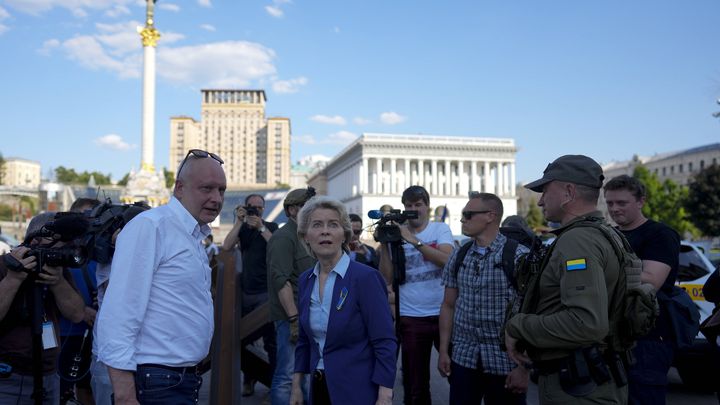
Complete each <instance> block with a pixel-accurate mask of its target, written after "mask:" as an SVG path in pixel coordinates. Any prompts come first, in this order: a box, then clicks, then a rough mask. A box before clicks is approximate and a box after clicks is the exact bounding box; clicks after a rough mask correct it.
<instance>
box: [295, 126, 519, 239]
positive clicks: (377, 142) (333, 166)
mask: <svg viewBox="0 0 720 405" xmlns="http://www.w3.org/2000/svg"><path fill="white" fill-rule="evenodd" d="M516 152H517V149H516V147H515V141H514V140H513V139H500V138H475V137H451V136H426V135H397V134H375V133H366V134H363V135H361V136H360V137H359V138H358V139H357V140H355V141H354V142H353V143H352V144H350V145H349V146H348V147H347V148H345V149H344V150H343V151H342V152H340V153H339V154H338V155H337V156H336V157H335V158H333V160H331V161H330V162H329V163H328V165H327V166H326V167H325V168H324V169H323V170H322V171H319V172H317V173H316V174H315V175H314V176H313V177H311V178H310V180H309V182H308V184H309V185H311V186H315V187H316V188H318V189H322V188H323V187H322V186H323V185H322V184H320V183H323V182H324V181H326V183H327V194H328V195H330V196H333V197H336V198H339V199H340V200H341V201H343V202H344V203H345V204H346V205H347V207H348V210H349V212H354V213H357V214H360V215H361V216H363V217H365V218H367V217H366V214H367V211H368V210H373V209H379V208H380V206H382V205H384V204H390V205H391V206H393V208H398V209H402V206H401V204H400V197H401V195H402V192H403V191H404V190H405V189H406V188H408V187H410V186H411V185H421V186H423V187H425V188H426V189H427V190H428V192H429V193H430V206H431V208H432V209H433V212H434V214H435V218H434V220H442V219H443V218H442V217H443V216H444V217H445V218H444V219H445V221H446V222H448V224H449V225H450V227H451V229H452V230H453V234H457V235H459V234H460V233H461V232H460V217H461V214H460V212H461V211H462V208H463V207H464V206H465V204H466V203H467V200H468V193H469V192H470V191H481V192H488V193H493V194H496V195H498V196H499V197H500V198H501V199H502V201H503V205H504V211H505V216H507V215H514V214H515V213H516V212H517V201H516V196H515V180H516V177H515V176H516V175H515V154H516ZM324 176H326V177H327V180H323V177H324ZM446 207H447V209H445V208H446Z"/></svg>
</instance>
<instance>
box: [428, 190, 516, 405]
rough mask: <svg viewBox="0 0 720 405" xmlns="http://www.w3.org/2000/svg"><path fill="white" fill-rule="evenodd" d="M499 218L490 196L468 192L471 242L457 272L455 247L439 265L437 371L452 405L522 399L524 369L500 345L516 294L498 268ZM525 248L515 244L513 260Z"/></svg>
mask: <svg viewBox="0 0 720 405" xmlns="http://www.w3.org/2000/svg"><path fill="white" fill-rule="evenodd" d="M502 216H503V205H502V201H500V199H499V198H498V197H497V196H496V195H495V194H490V193H471V195H470V200H469V201H468V203H467V204H466V205H465V208H464V209H463V211H462V219H461V222H462V232H463V234H464V235H465V236H469V237H470V238H471V239H472V242H469V243H473V245H472V246H471V247H470V249H469V250H468V251H467V254H466V255H465V257H464V259H462V265H461V266H460V267H459V269H458V271H457V272H455V261H456V260H457V255H458V251H459V249H456V250H455V252H454V253H453V255H452V256H451V258H450V260H448V262H447V264H446V265H445V268H444V269H443V276H442V281H443V285H444V286H445V296H444V298H443V303H442V307H441V308H440V357H439V359H438V369H439V370H440V373H441V374H442V375H443V376H446V377H448V380H449V382H450V403H451V404H478V403H480V401H481V400H482V399H483V398H484V399H485V404H486V405H493V404H524V403H525V392H526V391H527V386H528V377H529V374H528V370H526V369H525V368H524V367H522V366H518V365H516V364H515V363H513V362H512V361H511V360H510V358H509V357H508V355H507V354H506V353H505V352H503V351H502V350H501V349H500V331H501V329H502V324H503V321H504V318H505V309H506V307H507V305H508V303H510V302H512V301H513V300H514V298H515V296H516V295H517V292H516V291H515V288H514V287H513V286H512V283H511V281H510V280H508V278H507V277H506V275H505V272H504V271H503V264H502V256H503V247H504V246H505V242H506V241H507V238H506V237H505V236H504V235H503V234H501V233H500V221H501V219H502ZM527 252H528V249H527V248H526V247H525V246H523V245H521V244H518V246H517V249H516V251H515V260H516V261H517V259H518V257H519V256H520V255H522V254H524V253H527ZM450 342H452V350H450ZM451 352H452V353H451Z"/></svg>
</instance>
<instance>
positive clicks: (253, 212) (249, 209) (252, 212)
mask: <svg viewBox="0 0 720 405" xmlns="http://www.w3.org/2000/svg"><path fill="white" fill-rule="evenodd" d="M243 208H245V212H246V213H247V216H249V217H259V216H260V210H258V209H257V207H253V206H251V205H246V206H245V207H243Z"/></svg>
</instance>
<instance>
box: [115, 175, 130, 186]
mask: <svg viewBox="0 0 720 405" xmlns="http://www.w3.org/2000/svg"><path fill="white" fill-rule="evenodd" d="M128 180H130V173H125V175H124V176H123V178H122V179H120V181H118V182H117V185H118V186H127V183H128Z"/></svg>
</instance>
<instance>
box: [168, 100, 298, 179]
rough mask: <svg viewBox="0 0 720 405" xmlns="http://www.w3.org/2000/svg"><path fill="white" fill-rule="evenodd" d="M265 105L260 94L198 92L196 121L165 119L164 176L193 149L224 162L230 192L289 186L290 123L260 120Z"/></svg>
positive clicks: (274, 119)
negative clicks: (166, 157)
mask: <svg viewBox="0 0 720 405" xmlns="http://www.w3.org/2000/svg"><path fill="white" fill-rule="evenodd" d="M266 101H267V99H266V97H265V91H263V90H202V103H201V111H200V121H196V120H195V119H193V118H191V117H187V116H178V117H172V118H170V160H169V162H170V163H169V165H170V167H169V170H170V171H172V172H174V171H175V170H177V167H178V165H179V164H180V162H181V161H182V159H183V158H184V157H185V154H186V153H187V151H188V150H189V149H195V148H197V149H204V150H207V151H209V152H213V153H216V154H217V155H219V156H220V157H221V158H222V159H223V160H224V161H225V165H224V168H225V175H226V176H227V181H228V186H230V187H235V188H238V187H249V188H255V187H262V188H266V187H275V186H276V185H277V184H289V183H290V120H289V119H287V118H267V119H266V118H265V103H266Z"/></svg>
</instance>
